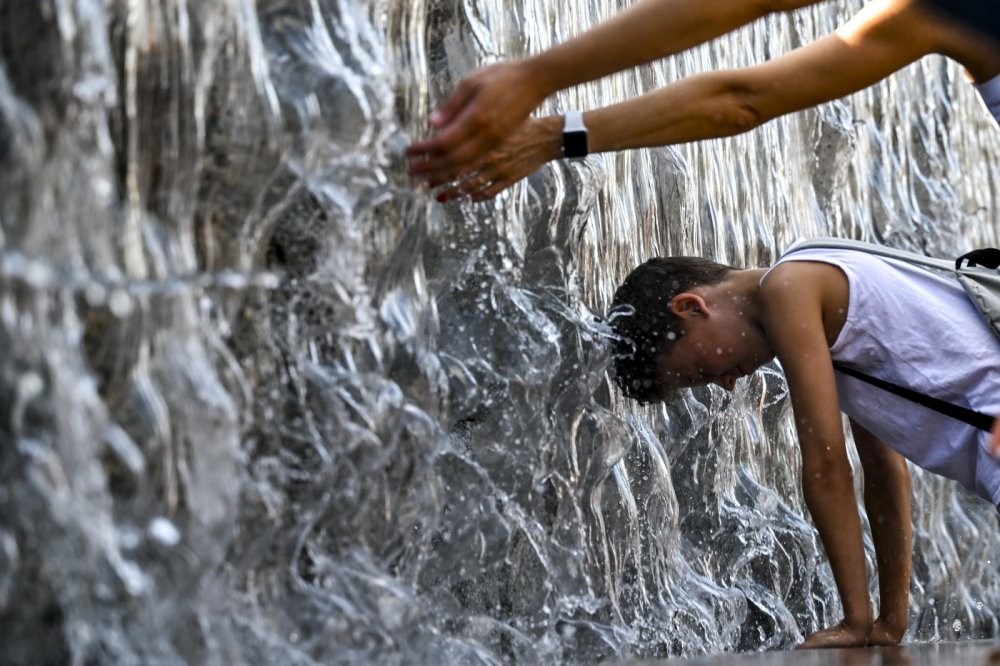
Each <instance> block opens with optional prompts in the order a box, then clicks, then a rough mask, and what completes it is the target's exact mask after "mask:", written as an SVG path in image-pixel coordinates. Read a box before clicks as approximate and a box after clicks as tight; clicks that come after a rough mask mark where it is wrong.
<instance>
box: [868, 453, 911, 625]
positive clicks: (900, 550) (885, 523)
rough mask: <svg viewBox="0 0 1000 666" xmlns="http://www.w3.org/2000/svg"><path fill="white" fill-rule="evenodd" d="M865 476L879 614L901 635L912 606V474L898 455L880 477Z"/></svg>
mask: <svg viewBox="0 0 1000 666" xmlns="http://www.w3.org/2000/svg"><path fill="white" fill-rule="evenodd" d="M869 476H870V475H868V474H866V478H865V508H866V509H867V511H868V520H869V522H870V523H871V530H872V541H873V542H874V544H875V561H876V564H877V565H878V586H879V597H880V603H879V607H880V608H879V618H880V619H881V620H883V621H884V622H886V623H887V624H888V625H889V626H890V627H891V628H892V629H893V630H894V631H895V632H897V633H896V635H897V637H898V636H902V634H903V632H905V631H906V625H907V620H908V609H909V591H910V560H911V552H912V543H913V528H912V522H911V518H910V475H909V472H908V471H907V469H906V462H905V461H904V460H903V459H902V457H899V458H898V460H895V461H893V464H892V465H891V467H889V468H888V469H884V470H883V473H882V474H881V475H880V477H879V478H871V479H869V478H868V477H869Z"/></svg>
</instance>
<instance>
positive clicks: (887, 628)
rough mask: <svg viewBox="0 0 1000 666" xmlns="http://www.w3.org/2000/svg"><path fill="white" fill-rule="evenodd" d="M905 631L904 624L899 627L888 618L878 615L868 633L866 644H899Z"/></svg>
mask: <svg viewBox="0 0 1000 666" xmlns="http://www.w3.org/2000/svg"><path fill="white" fill-rule="evenodd" d="M905 633H906V626H905V625H904V626H902V627H899V626H898V623H896V625H894V624H893V623H892V622H890V621H889V620H888V619H886V618H883V617H879V618H878V619H877V620H875V624H873V625H872V630H871V632H869V634H868V645H899V641H901V640H902V639H903V634H905Z"/></svg>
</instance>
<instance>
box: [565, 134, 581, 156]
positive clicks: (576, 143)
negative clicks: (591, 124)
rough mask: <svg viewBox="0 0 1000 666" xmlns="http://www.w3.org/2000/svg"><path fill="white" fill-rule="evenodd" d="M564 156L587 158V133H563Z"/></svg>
mask: <svg viewBox="0 0 1000 666" xmlns="http://www.w3.org/2000/svg"><path fill="white" fill-rule="evenodd" d="M563 154H564V155H565V156H566V157H586V156H587V132H586V131H575V132H563Z"/></svg>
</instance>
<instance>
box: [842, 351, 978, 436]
mask: <svg viewBox="0 0 1000 666" xmlns="http://www.w3.org/2000/svg"><path fill="white" fill-rule="evenodd" d="M833 367H834V369H835V370H837V371H838V372H842V373H844V374H845V375H850V376H851V377H854V378H855V379H860V380H861V381H863V382H868V383H869V384H871V385H872V386H877V387H878V388H880V389H882V390H883V391H888V392H889V393H892V394H894V395H898V396H900V397H902V398H906V399H907V400H912V401H913V402H915V403H917V404H918V405H921V406H923V407H927V408H929V409H933V410H934V411H936V412H938V413H940V414H944V415H945V416H950V417H951V418H953V419H958V420H959V421H962V422H964V423H968V424H969V425H971V426H972V427H974V428H979V429H980V430H985V431H986V432H989V431H990V429H991V428H992V427H993V417H992V416H987V415H986V414H983V413H982V412H977V411H975V410H974V409H969V408H967V407H960V406H959V405H955V404H952V403H950V402H947V401H945V400H940V399H938V398H933V397H931V396H929V395H924V394H923V393H919V392H918V391H914V390H913V389H908V388H906V387H905V386H900V385H899V384H893V383H892V382H887V381H885V380H884V379H879V378H878V377H872V376H871V375H866V374H865V373H863V372H860V371H858V370H855V369H854V368H849V367H847V366H846V365H843V364H842V363H838V362H836V361H834V362H833Z"/></svg>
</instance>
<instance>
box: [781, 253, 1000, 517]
mask: <svg viewBox="0 0 1000 666" xmlns="http://www.w3.org/2000/svg"><path fill="white" fill-rule="evenodd" d="M787 261H814V262H822V263H827V264H831V265H834V266H836V267H838V268H839V269H840V270H841V271H842V272H843V273H844V274H845V275H846V277H847V279H848V283H849V292H850V295H849V305H848V309H847V317H846V321H845V323H844V326H843V328H842V329H841V332H840V335H839V337H838V338H837V340H836V342H835V343H834V344H833V345H832V346H831V347H830V356H831V358H832V359H833V360H834V361H837V362H840V363H842V364H844V365H847V366H849V367H852V368H854V369H856V370H860V371H862V372H865V373H866V374H870V375H872V376H874V377H878V378H880V379H884V380H887V381H890V382H892V383H894V384H898V385H901V386H905V387H907V388H910V389H913V390H915V391H918V392H921V393H924V394H926V395H931V396H934V397H937V398H940V399H942V400H946V401H948V402H951V403H954V404H958V405H961V406H965V407H969V408H971V409H974V410H976V411H979V412H983V413H986V414H997V413H1000V339H998V338H997V337H996V336H995V335H993V332H992V331H991V330H990V329H989V328H988V327H987V326H986V324H985V323H984V322H983V321H982V318H981V317H980V315H979V313H978V312H977V311H976V309H975V308H974V307H973V305H972V304H971V303H970V302H969V301H968V298H967V297H966V295H965V293H964V292H963V290H962V288H961V286H960V285H959V284H958V283H957V282H956V281H955V280H953V279H950V278H948V277H945V276H940V275H937V274H934V273H932V272H930V271H926V270H923V269H920V268H917V267H914V266H911V265H909V264H906V263H904V262H899V261H895V260H890V259H884V258H880V257H875V256H872V255H869V254H866V253H864V252H856V251H851V250H836V249H805V250H800V251H796V252H793V253H790V254H789V255H787V256H786V257H785V258H784V259H783V260H782V261H781V262H779V264H776V266H777V265H780V264H781V263H784V262H787ZM765 281H766V278H765V280H764V281H762V283H763V282H765ZM836 380H837V393H838V397H839V399H840V407H841V409H842V410H843V411H844V412H845V413H846V414H848V415H849V416H851V417H852V418H853V419H854V420H855V421H857V422H858V423H859V424H860V425H862V426H864V427H865V428H866V429H867V430H869V431H870V432H871V433H872V434H873V435H875V436H876V437H878V438H879V439H881V440H882V441H883V442H885V443H886V444H888V445H889V446H891V447H892V448H894V449H896V450H897V451H899V452H900V453H902V454H903V455H904V456H906V457H907V458H908V459H910V460H912V461H913V462H914V463H916V464H918V465H920V466H921V467H924V468H926V469H928V470H930V471H932V472H935V473H938V474H941V475H942V476H946V477H948V478H952V479H955V480H957V481H959V482H960V483H962V484H963V485H965V486H966V487H968V488H969V489H970V490H973V491H974V492H976V493H977V494H979V495H980V496H982V497H985V498H987V499H990V500H991V501H992V502H993V503H994V504H998V505H1000V462H998V461H997V460H996V459H994V458H993V457H991V456H990V455H989V454H988V452H987V439H988V436H987V434H986V433H985V432H982V431H980V430H977V429H975V428H973V427H972V426H969V425H967V424H965V423H962V422H960V421H958V420H955V419H952V418H949V417H946V416H944V415H941V414H939V413H937V412H935V411H933V410H930V409H928V408H925V407H921V406H919V405H916V404H914V403H913V402H911V401H909V400H907V399H905V398H902V397H899V396H896V395H893V394H891V393H889V392H887V391H885V390H883V389H880V388H876V387H874V386H871V385H870V384H867V383H865V382H863V381H861V380H859V379H855V378H853V377H848V376H846V375H844V374H843V373H839V372H838V373H836Z"/></svg>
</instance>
